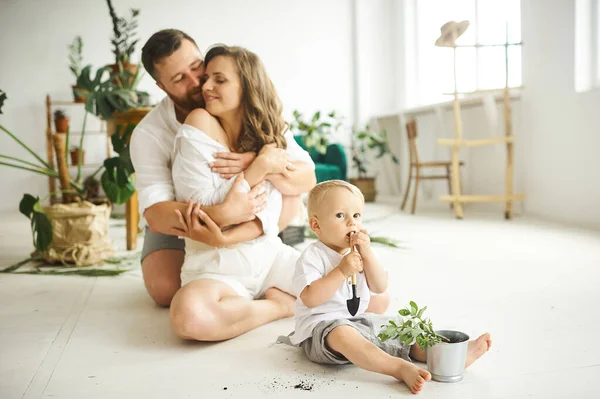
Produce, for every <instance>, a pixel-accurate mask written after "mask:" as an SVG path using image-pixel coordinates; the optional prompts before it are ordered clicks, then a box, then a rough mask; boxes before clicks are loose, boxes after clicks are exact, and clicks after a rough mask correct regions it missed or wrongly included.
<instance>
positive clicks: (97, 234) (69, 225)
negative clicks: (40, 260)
mask: <svg viewBox="0 0 600 399" xmlns="http://www.w3.org/2000/svg"><path fill="white" fill-rule="evenodd" d="M110 211H111V208H110V206H109V205H108V204H102V205H94V204H92V203H91V202H87V201H83V202H76V203H71V204H55V205H51V206H47V207H44V212H45V213H46V215H48V219H50V223H51V224H52V243H51V244H50V247H48V249H46V251H45V252H44V258H45V259H46V260H47V261H48V262H50V263H63V264H67V263H70V264H74V265H75V266H90V265H94V264H98V263H103V262H104V260H105V259H106V258H108V257H110V256H112V253H113V250H112V245H111V241H110V237H109V236H108V221H109V218H110Z"/></svg>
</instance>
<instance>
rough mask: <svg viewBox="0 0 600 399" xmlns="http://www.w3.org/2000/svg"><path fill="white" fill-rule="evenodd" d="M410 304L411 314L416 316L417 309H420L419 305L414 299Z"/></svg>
mask: <svg viewBox="0 0 600 399" xmlns="http://www.w3.org/2000/svg"><path fill="white" fill-rule="evenodd" d="M409 304H410V314H411V315H413V316H415V315H416V314H417V311H418V310H419V307H418V306H417V304H416V303H415V302H413V301H410V302H409Z"/></svg>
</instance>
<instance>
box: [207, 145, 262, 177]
mask: <svg viewBox="0 0 600 399" xmlns="http://www.w3.org/2000/svg"><path fill="white" fill-rule="evenodd" d="M213 157H214V158H215V159H216V161H214V162H211V163H210V164H209V165H208V166H210V170H211V171H212V172H213V173H219V174H220V175H221V177H222V178H223V179H228V180H229V179H231V178H232V177H233V176H235V175H237V174H238V173H240V172H243V171H245V170H246V169H247V168H248V166H250V164H251V163H252V162H254V159H255V158H256V153H255V152H245V153H243V154H238V153H235V152H217V153H216V154H214V155H213Z"/></svg>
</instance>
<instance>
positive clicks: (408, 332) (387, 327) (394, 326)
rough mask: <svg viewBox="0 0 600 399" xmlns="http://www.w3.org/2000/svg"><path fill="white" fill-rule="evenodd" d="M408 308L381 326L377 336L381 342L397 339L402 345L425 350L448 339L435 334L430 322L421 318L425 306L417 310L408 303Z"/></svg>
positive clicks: (414, 305)
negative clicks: (416, 346)
mask: <svg viewBox="0 0 600 399" xmlns="http://www.w3.org/2000/svg"><path fill="white" fill-rule="evenodd" d="M409 305H410V306H409V307H406V308H404V309H400V310H399V311H398V316H397V318H396V319H395V320H394V319H392V320H390V321H389V322H388V324H384V325H382V326H381V328H383V330H382V331H381V332H380V333H379V335H378V336H377V337H378V338H379V339H380V340H381V341H382V342H385V341H387V340H388V339H397V340H399V341H400V342H401V343H402V345H404V346H410V345H413V344H415V343H417V345H419V346H420V347H421V349H423V350H425V349H426V348H429V347H431V346H433V345H435V344H437V343H439V342H442V341H448V338H446V337H444V336H442V335H439V334H437V333H436V332H435V331H434V329H433V325H432V324H431V320H429V319H428V318H424V317H423V313H424V312H425V310H426V309H427V306H425V307H423V308H421V309H419V307H418V306H417V304H416V303H415V302H413V301H410V303H409Z"/></svg>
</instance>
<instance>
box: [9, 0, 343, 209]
mask: <svg viewBox="0 0 600 399" xmlns="http://www.w3.org/2000/svg"><path fill="white" fill-rule="evenodd" d="M113 4H114V5H115V8H116V10H117V13H118V14H119V15H121V16H123V15H125V14H127V13H128V11H129V8H131V7H133V8H135V7H139V8H141V14H140V18H139V21H140V26H139V38H140V44H138V46H137V50H136V53H135V55H134V59H135V58H138V59H139V57H140V51H141V47H142V45H143V43H144V42H145V40H147V39H148V37H149V36H150V35H151V34H152V33H153V32H155V31H157V30H160V29H163V28H178V29H181V30H183V31H185V32H187V33H188V34H190V35H191V36H192V37H194V38H195V40H196V41H197V43H198V45H199V47H200V48H201V49H205V48H206V47H208V46H209V45H210V44H213V43H217V42H218V43H227V44H237V45H241V46H245V47H247V48H249V49H251V50H253V51H255V52H256V53H257V54H258V55H259V56H260V57H261V58H262V60H263V62H264V63H265V65H266V67H267V69H268V71H269V73H270V76H271V79H272V80H273V82H274V83H275V85H276V87H277V89H278V92H279V95H280V96H281V98H282V100H283V103H284V107H285V108H284V112H285V114H286V116H288V117H289V116H290V115H291V112H292V110H293V109H299V110H301V111H304V112H306V113H311V112H314V111H316V110H318V109H324V110H329V109H336V110H338V111H339V112H340V113H342V114H344V115H346V116H347V117H348V118H349V120H352V119H353V115H352V103H353V98H354V94H353V85H352V79H353V78H352V76H353V75H352V74H353V71H352V43H351V37H352V35H351V28H352V24H351V10H352V2H350V1H346V0H328V1H319V0H285V1H283V0H262V1H260V2H259V1H253V2H249V1H244V0H220V1H218V2H217V1H209V0H197V1H183V0H171V1H169V2H165V1H159V0H151V1H150V0H147V1H142V0H114V1H113ZM0 26H2V35H1V36H0V54H2V58H3V62H1V63H0V87H1V88H2V89H3V90H4V91H5V92H6V93H7V95H8V100H7V102H6V104H5V107H4V114H3V115H1V116H0V118H1V119H0V121H1V122H0V123H2V125H4V126H6V127H8V128H9V129H10V130H11V131H13V132H15V133H16V134H17V135H18V136H19V137H20V138H21V139H22V140H23V141H24V142H26V143H27V144H29V145H30V146H31V147H32V148H33V149H34V150H36V151H37V152H39V153H40V154H44V158H45V138H44V137H45V123H46V121H45V107H44V99H45V95H46V94H47V93H49V94H50V95H51V96H52V97H53V98H54V99H63V100H65V99H66V100H70V99H71V88H70V87H71V86H70V85H71V84H72V83H74V82H73V80H74V78H73V77H72V75H71V72H70V71H69V70H68V61H67V54H68V51H67V45H68V44H69V43H70V42H71V41H72V39H73V38H74V37H75V36H76V35H81V36H82V37H83V41H84V61H85V63H86V64H87V63H91V64H93V65H94V67H99V66H102V65H104V64H110V63H112V62H113V58H112V53H111V46H110V41H109V39H110V36H111V33H112V24H111V20H110V16H109V13H108V7H107V5H106V3H105V2H104V1H100V0H98V1H93V2H92V1H85V2H82V1H76V0H54V1H51V2H49V1H35V0H19V1H16V0H8V1H6V0H5V1H2V11H1V12H0ZM141 88H142V89H145V90H148V91H150V93H151V95H152V98H153V100H155V101H156V100H159V99H160V98H162V92H161V91H160V90H159V89H158V88H156V86H155V85H154V84H153V82H152V80H151V79H150V78H149V76H146V77H145V78H144V80H143V81H142V83H141ZM68 111H69V110H68ZM78 111H80V109H73V110H72V111H71V112H72V116H73V117H74V119H75V120H74V121H72V125H73V126H76V125H78V123H79V122H78V121H79V120H80V119H79V116H80V112H79V113H78ZM92 122H93V121H92ZM93 125H94V123H92V128H93V127H94V126H93ZM86 140H87V138H86ZM91 140H93V139H92V138H90V141H89V142H88V145H90V144H91V145H92V146H96V147H98V149H99V150H100V153H101V151H102V149H103V148H104V147H103V146H104V143H103V142H94V141H91ZM0 153H1V154H5V155H12V156H19V157H22V156H24V155H25V152H24V151H23V150H21V149H20V147H19V146H18V145H16V144H14V143H13V142H12V141H11V140H10V138H8V137H7V136H6V135H0ZM86 158H87V155H86ZM0 172H1V174H0V187H1V190H2V194H3V195H2V199H3V200H2V201H1V203H0V211H4V210H16V209H17V206H18V202H19V200H20V199H21V197H22V195H23V193H24V192H29V193H32V194H37V195H40V196H44V195H46V194H47V179H46V178H45V177H43V176H41V177H38V176H34V175H32V174H31V173H28V172H22V171H18V170H16V169H9V168H7V167H1V166H0Z"/></svg>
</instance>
